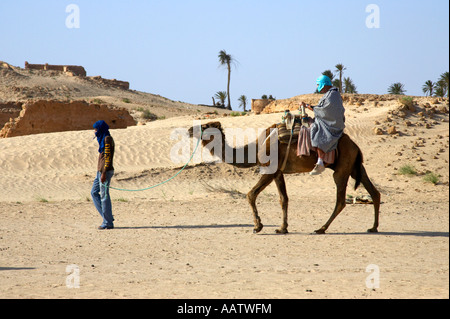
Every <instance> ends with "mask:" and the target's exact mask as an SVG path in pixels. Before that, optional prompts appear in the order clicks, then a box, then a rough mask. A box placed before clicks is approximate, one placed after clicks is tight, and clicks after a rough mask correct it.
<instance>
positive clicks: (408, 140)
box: [0, 103, 449, 299]
mask: <svg viewBox="0 0 450 319" xmlns="http://www.w3.org/2000/svg"><path fill="white" fill-rule="evenodd" d="M346 107H347V128H346V132H347V133H348V134H349V135H350V136H351V138H352V139H353V140H354V141H355V142H356V143H357V144H358V145H359V146H360V148H361V149H362V151H363V153H364V156H365V166H366V169H367V172H368V174H369V176H370V178H371V179H372V181H373V182H374V184H375V185H376V186H377V187H378V189H379V191H380V192H381V194H382V205H381V215H380V226H379V233H376V234H369V233H366V229H368V228H370V227H371V226H372V223H373V206H372V205H367V204H348V205H347V207H346V208H345V209H344V211H343V212H342V213H341V215H340V216H338V218H337V219H336V220H335V221H334V223H333V224H332V225H331V227H330V228H329V230H328V232H327V234H325V235H317V234H315V233H314V230H315V229H318V228H320V226H322V225H323V224H324V223H325V221H326V220H327V219H328V217H329V216H330V214H331V212H332V210H333V208H334V203H335V185H334V182H333V178H332V171H330V170H327V171H326V172H325V173H324V174H322V175H321V176H316V177H312V176H309V175H308V174H296V175H289V176H286V183H287V188H288V194H289V198H290V202H289V232H290V233H289V234H288V235H277V234H275V229H276V228H277V227H279V225H280V223H281V209H280V205H279V202H278V193H277V190H276V187H275V185H270V186H269V187H268V188H267V189H266V190H265V191H264V192H263V193H262V194H261V195H260V197H259V198H258V202H257V203H258V208H259V210H260V216H261V218H262V222H263V223H264V225H265V228H264V229H263V230H262V232H261V233H259V234H253V232H252V231H253V221H252V216H251V211H250V207H249V205H248V203H247V200H246V197H245V195H246V193H247V192H248V191H249V190H250V189H251V187H252V186H253V185H254V184H255V183H256V182H257V180H258V178H259V173H258V170H257V169H253V168H252V169H238V168H235V167H232V166H230V165H227V164H223V163H218V164H205V163H191V164H190V165H188V166H187V168H186V170H185V171H183V172H182V173H180V174H179V175H178V176H177V177H176V178H175V179H173V180H172V181H170V182H169V183H166V184H164V185H162V186H160V187H157V188H154V189H151V190H147V191H143V192H123V191H116V190H112V191H111V197H112V199H113V211H114V215H115V226H116V228H115V229H113V230H108V231H98V230H97V229H96V228H97V226H98V225H100V223H101V220H100V216H99V215H98V213H97V212H96V211H95V209H94V206H93V203H92V200H90V188H91V185H92V181H93V178H94V175H95V168H96V157H97V154H96V150H97V145H96V140H93V137H94V135H93V132H92V131H78V132H64V133H50V134H39V135H30V136H24V137H17V138H9V139H1V140H0V170H1V173H0V185H1V189H2V190H1V192H0V220H1V222H0V298H205V299H209V298H257V299H260V298H261V299H266V298H274V299H276V298H285V299H303V298H449V286H448V283H449V188H448V187H449V186H448V185H449V184H448V181H449V166H448V159H449V151H448V150H449V147H448V145H449V131H448V130H449V125H448V113H447V114H441V115H439V116H437V117H436V119H435V120H436V123H435V124H433V126H432V128H429V129H427V128H425V127H423V126H415V125H414V123H413V125H410V126H408V127H406V126H402V125H400V124H399V125H398V129H399V131H400V132H401V134H394V135H389V134H387V133H385V134H384V135H376V134H374V132H373V127H374V121H376V120H380V119H382V118H384V117H386V115H387V114H388V113H389V112H390V111H392V109H393V108H395V106H394V104H392V103H391V104H389V103H386V104H384V105H383V106H379V107H376V108H368V109H367V108H361V107H358V106H346ZM193 119H194V116H181V117H174V118H170V119H166V120H160V121H155V122H150V123H147V124H146V125H142V126H135V127H130V128H128V129H123V130H113V131H112V135H113V137H114V138H115V141H116V157H115V168H116V175H115V177H114V179H113V186H116V187H119V188H127V189H139V188H145V187H148V186H151V185H154V184H157V183H159V182H161V181H164V180H166V179H168V178H170V177H171V176H173V175H174V174H175V173H177V172H178V170H179V168H180V167H181V166H183V163H173V161H172V160H171V158H170V150H171V149H172V147H173V146H174V144H175V143H176V142H177V141H176V140H172V139H171V138H170V134H171V133H172V132H173V130H174V129H176V128H188V127H190V126H192V124H193ZM280 119H281V114H280V113H274V114H262V115H250V116H243V117H229V116H228V117H222V118H218V120H219V121H221V123H222V125H223V126H224V127H230V128H231V127H242V128H245V127H251V128H264V127H267V126H269V125H271V124H272V123H275V122H279V121H280ZM414 120H416V119H414ZM192 143H193V144H194V145H195V141H192ZM192 149H193V147H191V150H192ZM419 157H420V158H419ZM204 160H206V161H207V160H211V158H208V156H205V158H204ZM408 164H409V165H412V166H414V167H415V168H416V170H417V171H418V175H416V176H407V175H401V174H398V172H399V169H400V168H401V167H402V166H404V165H408ZM426 172H432V173H435V174H436V175H440V177H439V182H438V183H437V184H436V185H435V184H433V183H430V182H425V181H424V179H423V178H424V174H425V173H426ZM348 194H350V195H353V196H362V195H365V194H367V193H366V191H365V190H364V188H363V187H361V188H359V189H358V190H357V191H354V190H353V181H351V182H350V183H349V186H348ZM376 270H378V271H379V286H374V284H376V281H375V280H372V279H373V278H375V277H376V275H377V273H376ZM77 274H79V276H78V279H79V281H78V282H77V281H74V280H72V279H73V278H74V276H75V275H77ZM374 276H375V277H374ZM77 283H79V288H73V286H74V284H77Z"/></svg>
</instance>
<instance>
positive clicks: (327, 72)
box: [322, 70, 334, 81]
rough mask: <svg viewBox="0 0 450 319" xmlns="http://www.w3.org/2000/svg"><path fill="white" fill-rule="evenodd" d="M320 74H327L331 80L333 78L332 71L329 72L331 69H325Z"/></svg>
mask: <svg viewBox="0 0 450 319" xmlns="http://www.w3.org/2000/svg"><path fill="white" fill-rule="evenodd" d="M322 75H326V76H328V77H329V78H330V80H331V81H333V79H334V74H333V72H331V70H325V71H323V72H322Z"/></svg>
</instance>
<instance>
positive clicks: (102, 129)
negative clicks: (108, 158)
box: [94, 121, 111, 153]
mask: <svg viewBox="0 0 450 319" xmlns="http://www.w3.org/2000/svg"><path fill="white" fill-rule="evenodd" d="M94 128H95V129H96V130H97V132H95V136H97V141H98V145H99V146H100V147H99V149H98V152H99V153H103V152H104V151H105V137H107V136H111V134H110V133H109V126H108V124H106V122H105V121H98V122H95V124H94Z"/></svg>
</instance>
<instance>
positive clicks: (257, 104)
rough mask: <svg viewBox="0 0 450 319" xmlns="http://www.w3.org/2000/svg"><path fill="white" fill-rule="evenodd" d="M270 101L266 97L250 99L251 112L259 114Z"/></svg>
mask: <svg viewBox="0 0 450 319" xmlns="http://www.w3.org/2000/svg"><path fill="white" fill-rule="evenodd" d="M272 101H273V100H268V99H252V112H254V113H255V114H260V113H261V112H262V111H263V110H264V108H265V107H266V106H267V105H269V104H270V103H271V102H272Z"/></svg>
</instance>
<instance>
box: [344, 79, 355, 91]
mask: <svg viewBox="0 0 450 319" xmlns="http://www.w3.org/2000/svg"><path fill="white" fill-rule="evenodd" d="M344 93H358V92H357V91H356V85H355V84H354V83H353V81H352V79H350V78H344Z"/></svg>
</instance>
